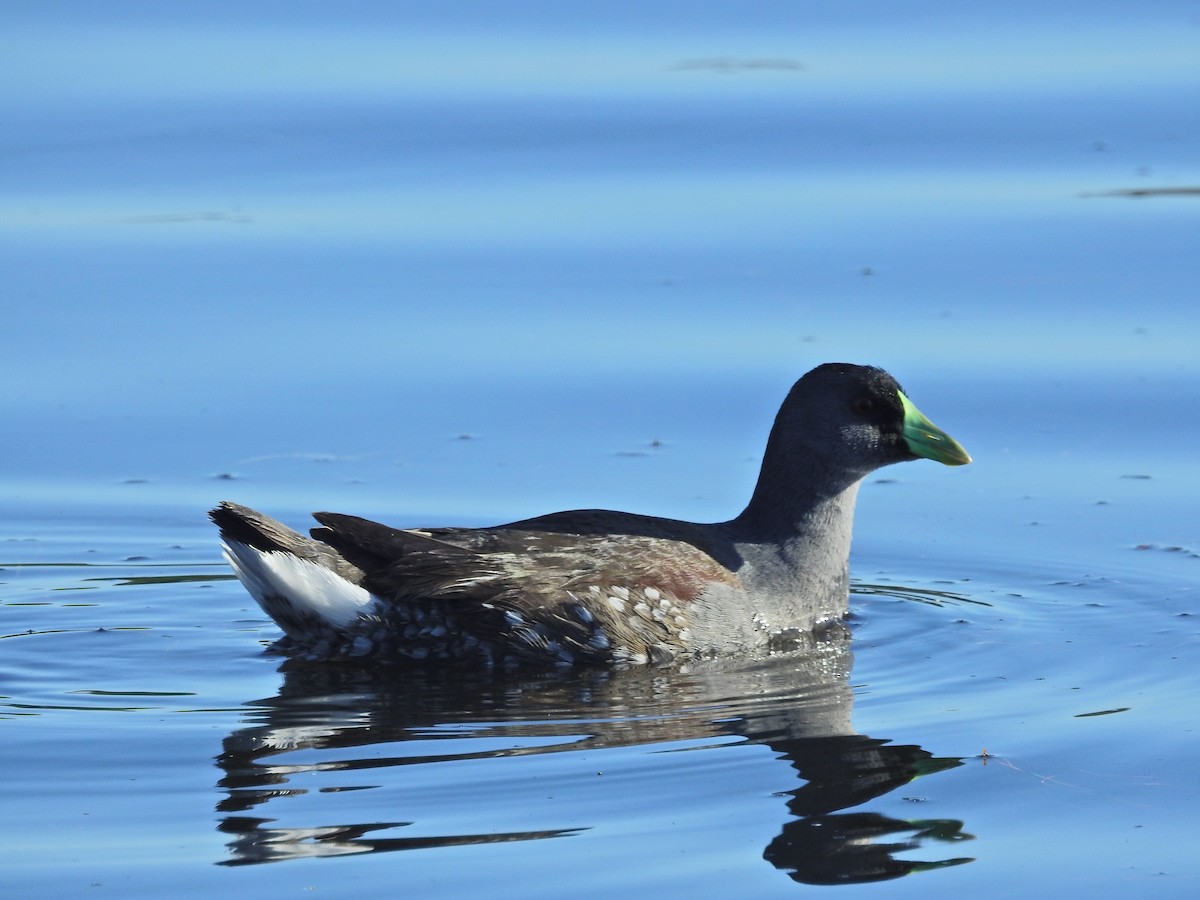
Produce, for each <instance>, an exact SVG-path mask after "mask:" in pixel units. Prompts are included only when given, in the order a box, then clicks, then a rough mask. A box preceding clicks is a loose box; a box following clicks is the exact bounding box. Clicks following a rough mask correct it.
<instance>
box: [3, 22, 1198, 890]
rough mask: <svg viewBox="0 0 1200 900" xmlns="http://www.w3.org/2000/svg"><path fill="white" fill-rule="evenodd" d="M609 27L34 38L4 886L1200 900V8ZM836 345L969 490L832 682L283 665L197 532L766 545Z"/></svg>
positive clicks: (897, 476)
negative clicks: (789, 399)
mask: <svg viewBox="0 0 1200 900" xmlns="http://www.w3.org/2000/svg"><path fill="white" fill-rule="evenodd" d="M570 6H571V8H568V7H567V6H565V5H563V4H548V3H535V2H530V3H510V4H505V5H504V7H503V9H502V10H501V8H500V7H497V6H495V5H493V4H477V3H460V4H438V5H434V4H428V5H422V4H406V5H403V6H397V5H394V4H381V3H371V2H362V3H347V4H339V5H337V7H336V11H335V10H334V8H333V7H327V6H325V5H323V4H309V3H288V4H278V3H271V2H254V3H239V4H232V3H218V2H213V3H201V4H190V5H188V6H187V7H186V8H182V7H178V6H177V5H169V6H163V5H160V4H129V3H124V4H105V3H92V4H86V5H79V4H65V3H64V4H60V3H53V2H46V0H39V2H38V3H25V2H13V3H7V4H5V6H4V8H3V10H0V33H3V34H4V35H5V36H6V42H5V43H6V49H5V52H4V53H3V54H0V85H2V86H3V88H4V89H3V90H2V91H0V109H2V110H3V121H4V122H5V125H4V128H3V129H2V130H0V163H2V164H0V233H2V235H3V240H0V295H2V296H3V297H4V311H5V312H4V328H3V330H2V331H3V333H2V334H0V376H2V377H3V383H4V384H5V385H6V386H7V390H5V391H4V392H3V396H0V421H3V422H4V440H3V441H2V442H0V635H2V636H3V638H4V639H3V640H2V641H0V695H2V697H0V720H2V721H0V734H2V735H3V740H2V741H0V772H3V773H4V774H3V776H0V777H2V778H3V779H4V796H5V809H6V812H7V815H6V816H5V817H4V822H5V824H4V825H3V826H0V829H2V830H0V836H2V838H3V839H2V840H0V888H3V890H4V894H5V896H10V895H11V896H14V897H17V896H19V897H56V898H57V897H67V896H80V895H84V894H86V895H88V896H100V895H101V894H109V895H113V896H123V897H124V896H146V897H158V896H163V895H164V894H166V893H169V894H170V895H172V896H206V897H207V896H212V895H213V893H214V891H228V892H236V893H238V894H250V893H254V894H257V895H260V896H268V897H269V896H300V895H309V894H312V893H314V892H319V893H321V894H324V895H326V896H342V895H348V894H351V893H353V894H356V895H361V896H394V895H395V894H396V893H397V892H398V891H401V892H404V893H405V894H406V895H408V896H419V897H459V896H486V897H509V896H511V897H522V898H525V897H542V896H544V897H556V898H557V897H562V896H581V897H591V896H607V895H611V894H613V893H614V892H617V891H625V892H630V891H639V892H641V891H645V892H648V893H652V894H657V895H661V896H683V895H689V896H752V897H786V896H794V895H796V894H797V893H798V892H804V891H807V892H809V893H811V892H813V891H814V890H818V889H819V888H818V887H816V886H828V885H837V887H836V888H832V887H831V888H829V890H831V891H836V892H838V893H840V894H844V895H853V894H863V893H871V894H887V895H888V896H904V895H913V896H916V895H921V896H929V895H931V894H932V895H934V896H942V895H945V896H951V895H956V896H957V895H969V896H974V897H1004V896H1014V895H1020V894H1024V893H1028V892H1029V891H1030V890H1034V889H1036V890H1038V891H1041V892H1047V893H1049V892H1059V893H1061V892H1063V891H1067V890H1070V891H1071V892H1072V893H1087V894H1088V895H1090V896H1097V897H1100V896H1105V897H1109V896H1111V897H1125V896H1134V895H1136V896H1164V897H1175V896H1179V897H1191V896H1196V895H1197V893H1198V892H1200V862H1198V861H1197V857H1196V853H1195V846H1194V843H1195V842H1194V838H1193V836H1192V835H1193V831H1194V825H1195V812H1194V811H1195V809H1196V808H1197V804H1198V802H1200V796H1198V795H1200V789H1198V779H1197V777H1196V775H1195V773H1194V766H1195V763H1194V759H1195V750H1196V746H1197V743H1196V741H1197V737H1196V727H1195V721H1196V719H1197V713H1198V712H1200V703H1198V701H1197V671H1198V668H1197V664H1198V662H1200V625H1198V624H1197V623H1198V619H1197V616H1198V615H1200V596H1198V594H1200V588H1198V584H1200V578H1198V575H1200V519H1198V517H1197V514H1196V510H1197V509H1198V508H1200V483H1198V482H1197V479H1196V477H1195V475H1194V460H1195V453H1194V447H1195V446H1197V443H1198V439H1200V423H1197V421H1196V419H1195V416H1194V415H1193V411H1194V410H1195V409H1196V408H1197V407H1198V404H1200V357H1198V356H1197V353H1196V347H1197V346H1198V344H1200V308H1198V307H1197V304H1196V302H1195V285H1196V284H1197V276H1198V274H1200V273H1198V271H1197V269H1198V263H1197V254H1196V247H1197V241H1198V239H1200V103H1197V97H1198V96H1200V9H1198V8H1197V7H1196V6H1195V4H1194V3H1191V4H1189V3H1172V2H1150V3H1142V4H1120V3H1102V4H1099V5H1097V4H1094V3H1093V4H1075V3H1062V4H1058V5H1056V6H1055V7H1054V8H1053V9H1050V10H1047V9H1046V8H1045V7H1044V4H1025V3H1008V4H1000V5H996V4H993V5H991V6H990V7H988V8H987V9H977V10H976V9H972V10H966V9H964V8H961V7H960V6H959V5H956V4H948V3H946V4H942V3H934V2H926V3H917V4H906V5H905V6H904V8H903V10H900V9H897V8H895V7H894V6H893V5H889V4H874V3H859V4H826V3H808V4H804V5H802V6H798V5H797V4H794V3H769V2H763V3H751V4H741V5H738V6H737V8H736V9H734V8H732V7H729V8H727V5H726V4H712V3H690V4H676V3H652V4H644V5H643V8H642V9H640V10H638V11H636V12H624V11H622V12H621V13H620V14H617V13H614V12H612V11H610V10H609V9H608V8H607V7H599V6H597V7H594V8H589V9H581V8H578V7H576V5H570ZM1134 192H1136V194H1135V193H1134ZM826 360H849V361H856V362H869V363H875V364H879V365H883V366H885V367H887V368H889V369H890V370H891V371H893V373H894V374H895V375H896V376H897V377H898V378H899V379H900V380H901V381H902V382H903V383H904V384H905V387H906V389H907V391H908V392H909V394H910V395H911V396H912V397H913V399H914V400H915V402H916V403H917V404H918V405H920V406H921V408H922V409H923V410H924V411H925V412H926V413H928V414H929V415H930V417H931V418H932V419H933V420H934V421H935V422H937V423H938V424H940V425H942V426H944V427H945V428H946V429H947V430H948V431H949V432H950V433H951V434H953V435H954V436H955V437H957V438H959V439H960V440H961V441H962V442H963V443H964V444H965V445H966V446H967V448H968V449H969V450H970V451H971V452H972V453H973V455H974V456H975V458H976V463H975V464H974V465H972V466H970V467H968V468H966V469H963V470H949V469H945V468H942V467H939V466H935V465H933V464H930V463H914V464H906V465H904V466H899V467H894V468H892V469H886V470H883V471H881V472H879V473H877V475H876V476H874V477H873V478H872V479H870V480H869V483H868V484H867V485H866V486H865V487H864V489H863V491H862V493H861V498H860V501H859V515H858V521H857V526H856V543H855V550H854V557H853V560H852V564H853V574H854V578H855V592H854V596H853V598H852V608H853V612H854V615H853V617H852V619H851V621H850V622H849V623H848V626H849V627H848V629H847V631H846V633H845V634H839V635H835V636H832V637H830V638H829V639H827V640H825V641H823V642H821V643H820V644H818V645H816V646H814V647H813V648H812V649H811V651H808V652H805V653H800V654H795V655H789V656H782V657H777V658H774V659H771V660H767V661H758V662H753V663H751V662H745V661H736V660H730V661H724V662H721V663H715V664H711V665H704V666H691V667H687V668H684V669H666V670H650V671H634V672H579V673H568V674H560V675H556V676H553V677H551V676H546V677H542V678H537V677H532V676H530V677H523V678H519V679H518V678H509V679H492V678H480V677H476V676H472V675H469V674H464V673H458V672H438V671H431V672H426V673H417V674H412V675H408V676H405V677H404V678H397V677H395V676H394V675H391V674H381V673H378V672H372V671H353V670H344V669H335V670H330V669H323V668H318V669H312V668H308V669H305V668H297V669H288V668H287V667H282V668H281V666H280V661H279V659H278V658H274V657H270V656H267V655H264V654H263V652H262V648H263V646H264V644H265V643H267V642H269V641H270V640H272V639H273V638H274V637H275V636H277V632H276V630H275V628H274V626H273V625H272V624H271V623H270V622H269V621H268V620H267V619H266V618H265V617H264V615H263V614H262V613H261V612H260V611H259V610H258V609H257V607H256V606H255V605H254V603H253V601H252V600H250V598H249V597H248V595H246V594H245V593H244V592H243V591H242V589H241V588H240V586H238V585H237V583H236V582H234V581H232V580H230V576H229V575H228V572H227V569H226V568H225V567H224V565H223V563H222V562H221V561H220V557H219V554H218V551H217V547H216V541H215V536H214V534H213V530H212V529H211V527H210V526H209V525H208V524H207V523H206V521H205V519H204V511H205V510H206V509H207V508H208V507H209V506H211V505H212V504H213V503H214V502H215V501H217V500H218V499H222V498H225V497H228V498H231V499H236V500H238V501H241V502H244V503H248V504H251V505H255V506H258V507H261V508H263V509H265V510H268V511H270V512H272V513H274V514H277V515H279V516H280V517H281V518H283V519H285V520H286V521H288V522H289V523H290V524H293V525H295V526H297V527H301V526H303V525H304V523H305V516H306V514H307V511H308V510H310V509H337V510H343V511H347V512H355V513H360V514H366V515H371V516H375V517H379V518H383V519H385V520H387V521H389V522H392V523H394V524H397V525H415V524H444V523H453V524H463V525H480V524H487V523H492V522H497V521H504V520H511V519H515V518H519V517H523V516H527V515H533V514H536V513H540V512H545V511H549V510H552V509H558V508H569V507H576V506H606V507H615V508H624V509H633V510H636V511H639V512H646V513H653V514H660V515H672V516H679V517H683V518H692V519H698V520H712V519H718V518H724V517H727V516H729V515H731V514H733V513H734V512H736V511H737V510H738V509H739V508H740V504H741V503H743V502H744V501H745V499H746V497H747V496H748V493H749V490H750V487H751V486H752V484H753V479H754V476H755V474H756V466H757V461H758V454H759V453H760V452H761V449H762V445H763V442H764V440H765V435H766V431H767V428H768V427H769V423H770V420H771V417H772V415H773V414H774V411H775V409H776V408H777V405H778V403H779V401H780V400H781V399H782V396H783V394H784V393H785V392H786V390H787V388H788V386H789V385H790V383H791V381H792V380H793V379H794V378H796V377H797V376H798V375H799V374H801V373H802V372H803V371H805V370H806V369H808V368H810V367H811V366H812V365H815V364H817V363H819V362H822V361H826ZM266 863H272V864H270V865H267V864H266Z"/></svg>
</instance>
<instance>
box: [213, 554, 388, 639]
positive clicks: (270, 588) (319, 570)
mask: <svg viewBox="0 0 1200 900" xmlns="http://www.w3.org/2000/svg"><path fill="white" fill-rule="evenodd" d="M223 543H224V546H225V558H226V559H227V560H229V565H230V566H232V567H233V571H234V573H235V574H236V575H237V577H238V579H239V580H240V581H241V582H242V584H243V585H245V587H246V590H247V591H249V592H250V595H251V596H252V597H254V599H255V600H257V601H258V603H259V605H260V606H262V607H263V608H264V609H268V608H269V607H268V605H267V603H266V602H265V599H264V598H266V597H276V598H281V599H283V600H286V601H287V602H288V603H290V604H291V605H292V606H294V607H296V609H297V610H300V611H307V612H310V613H312V614H313V615H316V616H319V617H320V618H322V619H324V620H325V621H326V622H328V623H329V624H330V625H332V626H333V627H335V628H341V627H344V626H346V625H349V624H351V623H352V622H354V620H355V619H357V618H358V617H359V616H362V615H369V614H370V613H371V612H373V611H374V609H375V605H376V604H377V603H378V602H379V600H378V598H377V597H376V596H375V595H374V594H372V593H371V592H370V591H368V590H367V589H366V588H362V587H359V586H358V585H357V584H351V583H350V582H349V581H347V580H346V579H345V578H342V577H341V576H340V575H338V574H336V573H334V572H332V571H330V570H329V569H327V568H325V567H324V566H322V565H318V564H317V563H314V562H310V561H309V560H307V559H301V558H300V557H298V556H294V555H293V554H291V553H283V552H273V553H269V552H266V551H263V550H258V549H256V548H254V547H251V546H250V545H249V544H243V543H242V542H241V541H229V540H227V541H224V542H223Z"/></svg>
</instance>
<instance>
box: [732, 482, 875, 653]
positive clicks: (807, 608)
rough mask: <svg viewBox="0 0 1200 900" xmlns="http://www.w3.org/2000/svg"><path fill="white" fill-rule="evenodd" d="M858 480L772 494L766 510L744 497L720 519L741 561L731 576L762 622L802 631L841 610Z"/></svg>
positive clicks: (847, 584) (845, 595)
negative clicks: (729, 517) (737, 510)
mask: <svg viewBox="0 0 1200 900" xmlns="http://www.w3.org/2000/svg"><path fill="white" fill-rule="evenodd" d="M858 485H859V482H858V481H857V480H855V481H852V482H851V483H850V484H848V485H845V486H841V487H840V489H838V490H835V491H831V492H828V493H811V494H809V495H808V496H807V497H778V496H777V497H774V498H771V503H770V506H769V507H766V508H764V507H761V506H755V505H754V504H753V503H751V505H750V506H748V507H747V508H746V511H745V512H744V513H742V515H741V516H739V517H738V518H736V519H734V520H733V521H732V522H729V523H728V525H729V528H730V531H729V536H730V538H731V540H732V542H733V544H734V547H735V548H736V550H737V554H738V556H739V557H740V558H741V561H742V565H741V568H740V570H739V571H738V572H737V575H738V578H739V579H740V580H741V582H742V585H743V586H744V587H745V590H746V593H747V594H748V595H749V596H750V597H752V598H756V599H758V600H759V603H758V605H759V607H760V608H759V613H760V614H761V615H762V616H764V617H766V618H768V619H769V620H770V621H769V622H767V625H768V626H769V627H770V628H772V629H775V630H778V629H786V628H798V629H802V630H807V629H809V628H812V627H813V626H814V625H816V624H818V623H819V622H822V621H826V620H829V619H835V618H840V617H841V616H844V615H845V614H846V611H847V599H848V595H849V588H850V577H849V558H850V539H851V534H852V531H853V526H854V503H855V500H856V499H857V497H858ZM757 497H758V494H757V492H756V498H757ZM759 499H760V500H762V499H765V498H759ZM797 500H799V501H800V502H798V503H797V502H796V501H797ZM788 501H791V502H788ZM793 504H794V505H793ZM789 507H790V509H789Z"/></svg>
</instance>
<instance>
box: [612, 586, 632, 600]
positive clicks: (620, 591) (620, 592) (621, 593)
mask: <svg viewBox="0 0 1200 900" xmlns="http://www.w3.org/2000/svg"><path fill="white" fill-rule="evenodd" d="M609 590H610V591H612V592H613V593H614V594H616V595H617V596H618V597H620V598H621V599H622V600H628V599H629V588H627V587H621V586H620V585H617V586H615V587H611V588H609Z"/></svg>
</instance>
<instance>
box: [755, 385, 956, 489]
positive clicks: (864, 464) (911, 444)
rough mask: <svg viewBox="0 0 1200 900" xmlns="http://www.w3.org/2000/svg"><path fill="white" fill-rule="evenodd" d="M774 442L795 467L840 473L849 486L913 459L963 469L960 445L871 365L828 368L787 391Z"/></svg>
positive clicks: (773, 437)
mask: <svg viewBox="0 0 1200 900" xmlns="http://www.w3.org/2000/svg"><path fill="white" fill-rule="evenodd" d="M772 443H776V444H778V445H779V446H778V447H777V448H776V449H777V450H779V451H781V452H783V453H785V454H787V455H788V456H791V457H793V458H794V459H795V460H796V462H797V463H798V464H801V465H812V466H814V467H815V468H819V469H825V470H826V471H830V472H833V471H839V470H840V471H843V472H845V473H846V474H847V475H850V476H854V477H855V480H857V478H861V477H863V476H864V475H866V474H867V473H869V472H872V471H874V470H875V469H878V468H880V467H881V466H886V465H889V464H891V463H896V462H904V461H905V460H912V459H918V458H922V457H923V458H925V459H932V460H936V461H937V462H940V463H944V464H946V465H948V466H961V465H965V464H966V463H969V462H970V461H971V457H970V456H969V455H968V454H967V451H966V450H964V449H963V448H962V446H961V445H960V444H959V443H958V442H957V441H956V440H954V438H952V437H950V435H948V434H946V432H944V431H942V430H941V429H940V428H938V427H937V426H936V425H934V424H933V423H932V422H930V421H929V419H927V418H926V417H925V416H924V415H923V414H922V413H921V411H920V410H919V409H917V407H916V406H915V405H913V403H912V401H911V400H909V399H908V397H907V396H906V395H905V393H904V391H903V390H902V389H901V387H900V385H899V384H898V383H897V381H896V379H895V378H893V377H892V376H891V375H889V374H888V373H887V372H885V371H884V370H883V369H878V368H875V367H874V366H857V365H851V364H849V363H826V364H825V365H822V366H818V367H817V368H815V369H813V370H812V371H811V372H809V373H808V374H806V375H805V376H804V377H802V378H801V379H800V380H799V381H797V382H796V384H795V385H794V386H793V387H792V390H791V392H790V393H789V394H788V396H787V399H786V400H785V401H784V403H783V407H782V408H781V409H780V411H779V416H778V418H777V419H776V423H775V431H774V432H773V433H772Z"/></svg>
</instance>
